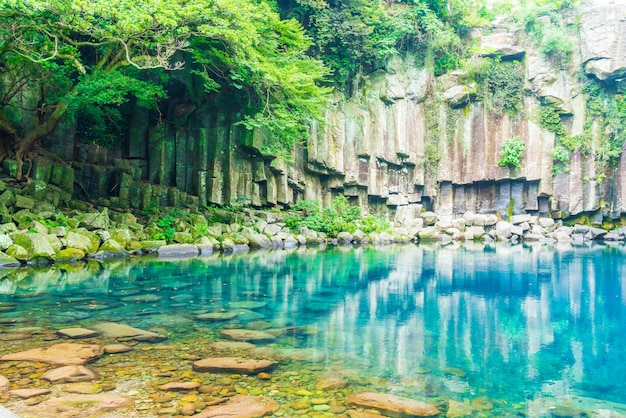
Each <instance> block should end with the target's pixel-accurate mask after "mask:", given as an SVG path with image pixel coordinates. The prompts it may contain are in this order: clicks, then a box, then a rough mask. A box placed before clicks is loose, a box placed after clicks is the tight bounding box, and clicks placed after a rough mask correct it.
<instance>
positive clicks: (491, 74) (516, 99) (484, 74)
mask: <svg viewBox="0 0 626 418" xmlns="http://www.w3.org/2000/svg"><path fill="white" fill-rule="evenodd" d="M474 71H476V75H475V77H476V81H477V82H478V83H479V85H480V86H481V91H482V93H483V100H485V101H486V102H487V103H489V104H490V106H491V107H492V108H493V109H495V110H496V111H497V112H505V113H507V114H509V115H514V114H516V113H517V112H519V111H521V110H522V108H523V106H524V103H523V100H524V66H523V65H521V63H520V62H518V61H502V60H500V58H494V59H490V58H485V60H484V63H483V65H482V66H481V67H480V68H478V69H475V70H474Z"/></svg>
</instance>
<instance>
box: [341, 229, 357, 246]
mask: <svg viewBox="0 0 626 418" xmlns="http://www.w3.org/2000/svg"><path fill="white" fill-rule="evenodd" d="M353 239H354V237H353V236H352V234H351V233H349V232H340V233H338V234H337V241H338V242H339V244H343V245H345V244H352V240H353Z"/></svg>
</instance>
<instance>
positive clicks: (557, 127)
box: [539, 105, 567, 138]
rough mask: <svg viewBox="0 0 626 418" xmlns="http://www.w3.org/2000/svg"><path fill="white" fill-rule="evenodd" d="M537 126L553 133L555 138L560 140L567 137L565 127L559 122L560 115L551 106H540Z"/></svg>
mask: <svg viewBox="0 0 626 418" xmlns="http://www.w3.org/2000/svg"><path fill="white" fill-rule="evenodd" d="M539 126H541V127H542V128H544V129H547V130H548V131H550V132H554V133H555V134H556V136H557V138H562V137H565V136H566V135H567V131H566V130H565V125H564V124H563V121H562V120H561V115H560V113H559V111H558V110H557V108H556V107H554V106H553V105H542V106H541V109H540V110H539Z"/></svg>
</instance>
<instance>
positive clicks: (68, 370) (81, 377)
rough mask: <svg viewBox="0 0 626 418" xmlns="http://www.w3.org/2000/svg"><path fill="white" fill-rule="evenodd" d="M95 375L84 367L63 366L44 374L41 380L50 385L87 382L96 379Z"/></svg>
mask: <svg viewBox="0 0 626 418" xmlns="http://www.w3.org/2000/svg"><path fill="white" fill-rule="evenodd" d="M97 377H98V376H97V375H96V374H95V373H94V372H92V371H91V370H89V369H88V368H87V367H85V366H63V367H59V368H58V369H52V370H48V371H47V372H45V373H44V374H43V375H42V376H41V379H43V380H47V381H49V382H50V383H74V382H87V381H90V380H95V379H97Z"/></svg>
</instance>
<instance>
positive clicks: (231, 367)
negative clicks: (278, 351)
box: [193, 357, 278, 374]
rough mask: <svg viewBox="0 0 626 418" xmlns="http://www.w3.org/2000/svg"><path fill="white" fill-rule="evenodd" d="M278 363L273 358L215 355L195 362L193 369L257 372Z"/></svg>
mask: <svg viewBox="0 0 626 418" xmlns="http://www.w3.org/2000/svg"><path fill="white" fill-rule="evenodd" d="M277 365H278V362H276V361H271V360H254V359H246V358H242V357H214V358H207V359H203V360H198V361H196V362H194V363H193V369H194V370H195V371H197V372H209V373H241V374H256V373H259V372H267V371H270V370H272V369H273V368H274V367H276V366H277Z"/></svg>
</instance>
